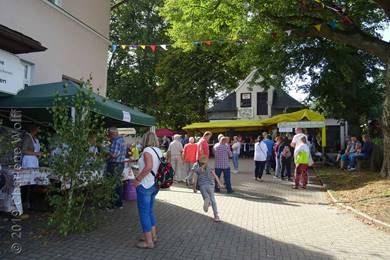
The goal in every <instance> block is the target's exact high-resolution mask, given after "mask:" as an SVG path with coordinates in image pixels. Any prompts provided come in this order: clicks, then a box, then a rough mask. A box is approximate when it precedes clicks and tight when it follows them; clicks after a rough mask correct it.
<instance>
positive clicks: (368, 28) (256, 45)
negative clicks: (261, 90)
mask: <svg viewBox="0 0 390 260" xmlns="http://www.w3.org/2000/svg"><path fill="white" fill-rule="evenodd" d="M162 14H163V15H164V16H165V17H166V18H167V20H168V22H169V23H170V24H171V28H170V29H169V35H170V36H171V37H172V38H173V39H174V40H175V41H176V45H177V46H181V47H183V48H187V49H188V48H191V47H190V44H188V43H189V42H191V41H192V40H194V39H196V38H197V39H199V38H200V39H205V38H206V39H214V38H221V37H225V38H227V39H231V40H233V41H238V42H242V43H243V49H244V50H243V53H245V54H246V55H245V57H247V58H248V60H249V61H253V59H252V54H253V53H256V52H257V51H258V50H259V49H262V50H263V51H262V53H266V51H267V52H268V54H269V55H267V56H266V57H264V58H265V59H266V60H267V59H268V60H270V61H271V62H270V64H272V63H273V62H272V61H273V60H274V58H275V57H279V56H280V55H283V54H285V53H288V52H289V51H290V50H292V49H294V48H299V49H300V51H301V52H302V53H304V52H305V51H306V50H307V49H310V48H311V47H312V46H313V45H312V44H314V45H315V44H318V43H319V42H322V41H326V42H327V43H328V44H339V45H340V46H349V47H351V48H354V49H355V50H359V51H362V52H365V53H367V54H370V55H372V56H374V57H376V58H377V59H379V60H380V61H381V63H383V65H384V68H385V69H386V80H385V86H386V95H385V102H384V104H383V130H384V158H385V160H384V162H383V166H382V175H384V176H387V177H389V178H390V43H388V42H385V41H383V40H382V39H381V38H380V36H379V34H378V33H377V31H378V30H380V29H383V27H384V26H385V25H386V23H387V24H388V23H389V20H390V1H388V0H373V1H366V0H353V1H352V0H349V1H348V0H344V1H342V0H335V1H318V0H302V1H297V0H272V1H271V0H270V1H259V0H251V1H240V0H232V1H221V0H218V1H198V0H187V1H181V2H177V1H175V0H166V1H165V6H164V8H163V10H162ZM308 42H309V43H311V44H308ZM271 43H272V44H271ZM279 50H283V51H282V52H281V53H279V52H278V51H279ZM253 56H254V55H253ZM276 60H278V59H277V58H276ZM291 63H292V64H294V61H293V60H292V62H291ZM253 64H256V63H253ZM270 67H272V66H270ZM296 68H297V71H299V69H302V67H300V66H298V67H296ZM262 70H263V71H262V74H263V76H265V78H266V80H269V81H273V82H275V81H278V80H279V82H282V81H284V80H285V78H283V77H280V75H275V74H273V73H272V71H270V70H269V68H267V67H265V68H262ZM278 76H279V77H278Z"/></svg>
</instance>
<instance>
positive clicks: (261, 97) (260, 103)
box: [257, 92, 268, 115]
mask: <svg viewBox="0 0 390 260" xmlns="http://www.w3.org/2000/svg"><path fill="white" fill-rule="evenodd" d="M257 115H268V93H267V92H258V93H257Z"/></svg>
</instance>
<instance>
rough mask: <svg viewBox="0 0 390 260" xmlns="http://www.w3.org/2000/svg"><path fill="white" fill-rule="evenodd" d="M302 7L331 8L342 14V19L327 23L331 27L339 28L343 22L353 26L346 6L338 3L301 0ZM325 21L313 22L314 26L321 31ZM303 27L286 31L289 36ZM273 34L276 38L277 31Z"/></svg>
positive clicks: (309, 8)
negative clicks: (330, 3)
mask: <svg viewBox="0 0 390 260" xmlns="http://www.w3.org/2000/svg"><path fill="white" fill-rule="evenodd" d="M301 9H302V10H303V11H310V10H311V9H329V10H331V11H333V12H335V13H336V14H338V15H339V16H340V19H337V20H336V19H333V20H331V21H329V22H327V23H326V25H327V26H329V28H330V29H332V30H333V31H334V30H336V29H337V26H338V24H340V23H341V24H343V25H346V26H352V25H353V24H354V23H353V21H352V19H351V18H350V17H349V16H348V15H347V14H346V9H345V8H344V7H340V6H338V5H335V4H332V5H329V4H325V3H324V2H323V1H321V0H301ZM323 25H324V24H323V23H318V24H313V25H312V26H313V27H314V28H315V29H316V30H317V31H318V32H320V31H321V30H322V28H323V27H322V26H323ZM298 30H302V29H290V30H286V31H284V32H285V33H286V34H287V35H288V36H290V35H291V34H292V32H294V31H298ZM271 36H272V38H273V39H276V37H277V32H271Z"/></svg>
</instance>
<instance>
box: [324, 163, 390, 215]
mask: <svg viewBox="0 0 390 260" xmlns="http://www.w3.org/2000/svg"><path fill="white" fill-rule="evenodd" d="M318 174H319V175H320V177H321V179H322V180H323V182H324V183H325V184H326V185H327V187H328V189H329V190H331V192H332V195H333V196H334V197H335V198H336V199H337V200H338V201H339V202H343V203H345V204H347V205H350V206H352V207H354V208H356V209H358V210H360V211H362V212H364V213H366V214H368V215H370V216H371V217H374V218H376V219H379V220H382V221H384V222H387V223H390V180H389V179H386V178H383V177H381V176H380V175H379V173H377V172H369V171H361V172H347V171H341V170H339V169H335V168H322V169H319V171H318Z"/></svg>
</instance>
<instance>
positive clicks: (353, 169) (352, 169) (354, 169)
mask: <svg viewBox="0 0 390 260" xmlns="http://www.w3.org/2000/svg"><path fill="white" fill-rule="evenodd" d="M348 171H349V172H353V171H356V168H354V167H351V168H349V169H348Z"/></svg>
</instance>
